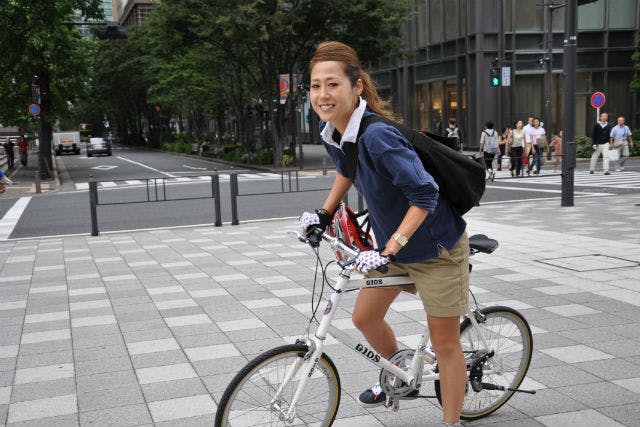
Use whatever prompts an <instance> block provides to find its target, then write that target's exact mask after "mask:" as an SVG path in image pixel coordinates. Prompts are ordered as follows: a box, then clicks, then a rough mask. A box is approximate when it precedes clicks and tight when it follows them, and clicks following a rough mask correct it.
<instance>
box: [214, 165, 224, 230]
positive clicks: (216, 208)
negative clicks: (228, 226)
mask: <svg viewBox="0 0 640 427" xmlns="http://www.w3.org/2000/svg"><path fill="white" fill-rule="evenodd" d="M211 195H212V196H213V213H214V216H215V222H214V225H215V226H216V227H220V226H222V215H221V213H220V177H219V176H218V174H215V175H211Z"/></svg>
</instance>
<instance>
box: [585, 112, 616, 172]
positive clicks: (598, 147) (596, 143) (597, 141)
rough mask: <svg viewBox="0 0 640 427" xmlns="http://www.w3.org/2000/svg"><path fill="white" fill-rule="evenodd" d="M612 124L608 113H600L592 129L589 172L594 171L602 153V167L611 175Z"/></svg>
mask: <svg viewBox="0 0 640 427" xmlns="http://www.w3.org/2000/svg"><path fill="white" fill-rule="evenodd" d="M611 129H612V126H611V124H610V123H609V115H608V114H607V113H602V114H600V120H599V121H598V123H596V124H595V125H594V126H593V131H591V144H592V145H591V150H592V151H593V153H592V154H591V164H590V165H589V173H594V172H595V170H596V164H597V163H598V157H600V155H601V154H602V169H603V170H604V174H605V175H611V172H609V146H610V143H611V140H610V135H611Z"/></svg>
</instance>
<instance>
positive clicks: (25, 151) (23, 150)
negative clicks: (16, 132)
mask: <svg viewBox="0 0 640 427" xmlns="http://www.w3.org/2000/svg"><path fill="white" fill-rule="evenodd" d="M18 152H19V153H20V163H22V166H27V161H28V156H29V142H28V141H27V138H26V136H25V135H21V136H20V139H18Z"/></svg>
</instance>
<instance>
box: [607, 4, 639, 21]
mask: <svg viewBox="0 0 640 427" xmlns="http://www.w3.org/2000/svg"><path fill="white" fill-rule="evenodd" d="M637 8H638V1H637V0H609V28H633V27H634V26H635V23H636V16H637V15H638V10H637Z"/></svg>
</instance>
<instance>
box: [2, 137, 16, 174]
mask: <svg viewBox="0 0 640 427" xmlns="http://www.w3.org/2000/svg"><path fill="white" fill-rule="evenodd" d="M2 146H3V147H4V154H5V156H7V168H9V169H13V163H14V161H15V153H14V152H13V147H15V145H14V143H13V141H12V140H11V138H9V137H7V139H6V141H5V143H4V144H2Z"/></svg>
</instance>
